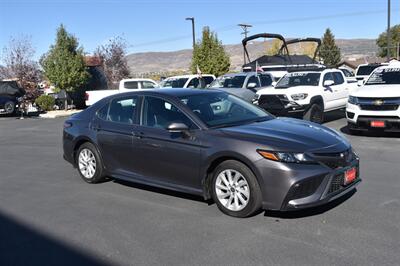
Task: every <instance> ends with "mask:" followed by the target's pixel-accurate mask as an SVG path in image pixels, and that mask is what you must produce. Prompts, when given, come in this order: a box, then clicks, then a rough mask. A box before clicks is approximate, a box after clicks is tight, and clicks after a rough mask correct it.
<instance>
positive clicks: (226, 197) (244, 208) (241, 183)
mask: <svg viewBox="0 0 400 266" xmlns="http://www.w3.org/2000/svg"><path fill="white" fill-rule="evenodd" d="M212 196H213V199H214V201H215V203H216V204H217V206H218V208H219V209H220V210H221V211H222V212H223V213H225V214H227V215H230V216H233V217H240V218H243V217H248V216H250V215H252V214H254V213H256V212H257V211H258V210H259V209H260V208H261V190H260V186H259V185H258V182H257V179H256V177H255V176H254V174H253V173H252V171H251V170H250V169H249V168H248V167H247V166H246V165H244V164H242V163H241V162H238V161H234V160H229V161H225V162H223V163H222V164H220V165H219V166H218V167H217V168H216V169H215V171H214V174H213V179H212Z"/></svg>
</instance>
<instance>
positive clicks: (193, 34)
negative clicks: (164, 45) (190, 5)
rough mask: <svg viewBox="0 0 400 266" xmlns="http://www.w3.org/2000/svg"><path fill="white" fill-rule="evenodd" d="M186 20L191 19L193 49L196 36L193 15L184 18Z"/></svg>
mask: <svg viewBox="0 0 400 266" xmlns="http://www.w3.org/2000/svg"><path fill="white" fill-rule="evenodd" d="M186 20H191V21H192V36H193V50H194V46H195V44H196V36H195V33H194V17H189V18H186Z"/></svg>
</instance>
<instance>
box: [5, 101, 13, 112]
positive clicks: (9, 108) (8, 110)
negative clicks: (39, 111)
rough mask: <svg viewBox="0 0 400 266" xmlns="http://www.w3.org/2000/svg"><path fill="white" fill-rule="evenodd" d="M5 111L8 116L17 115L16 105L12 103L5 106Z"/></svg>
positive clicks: (9, 102)
mask: <svg viewBox="0 0 400 266" xmlns="http://www.w3.org/2000/svg"><path fill="white" fill-rule="evenodd" d="M4 110H5V111H6V113H7V114H10V115H11V114H14V113H15V103H14V102H12V101H8V102H6V103H5V104H4Z"/></svg>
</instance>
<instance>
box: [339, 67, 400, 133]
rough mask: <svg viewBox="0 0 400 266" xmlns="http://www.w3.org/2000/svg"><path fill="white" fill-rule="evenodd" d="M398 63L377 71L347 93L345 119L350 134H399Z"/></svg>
mask: <svg viewBox="0 0 400 266" xmlns="http://www.w3.org/2000/svg"><path fill="white" fill-rule="evenodd" d="M399 107H400V62H398V61H396V62H392V63H390V64H389V65H386V66H381V67H379V68H376V69H375V70H374V71H373V72H372V74H371V76H370V77H369V78H368V80H367V81H366V83H365V84H364V85H363V86H362V87H360V88H358V89H357V90H354V91H353V92H352V93H350V97H349V101H348V103H347V108H346V117H347V122H348V128H349V129H350V131H356V130H357V131H360V130H362V131H368V130H380V131H383V130H384V131H395V132H400V108H399Z"/></svg>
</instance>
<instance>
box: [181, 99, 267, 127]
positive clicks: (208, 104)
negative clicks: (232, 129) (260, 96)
mask: <svg viewBox="0 0 400 266" xmlns="http://www.w3.org/2000/svg"><path fill="white" fill-rule="evenodd" d="M180 100H181V101H182V102H183V103H184V104H185V105H187V106H188V107H189V108H190V109H191V110H192V111H193V113H194V114H196V115H197V117H198V118H199V119H200V120H201V121H203V122H204V123H205V124H206V125H207V126H209V127H211V128H219V127H229V126H238V125H243V124H248V123H252V122H256V121H257V122H261V121H265V120H270V119H272V118H273V116H272V115H270V114H269V113H267V112H265V111H264V110H262V109H260V108H258V107H256V106H254V105H252V104H250V103H248V102H246V101H244V100H242V99H240V98H238V97H236V96H233V95H230V94H227V93H224V92H221V93H207V94H206V93H204V94H203V93H202V94H197V95H189V96H182V97H180Z"/></svg>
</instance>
